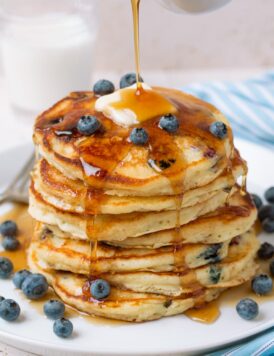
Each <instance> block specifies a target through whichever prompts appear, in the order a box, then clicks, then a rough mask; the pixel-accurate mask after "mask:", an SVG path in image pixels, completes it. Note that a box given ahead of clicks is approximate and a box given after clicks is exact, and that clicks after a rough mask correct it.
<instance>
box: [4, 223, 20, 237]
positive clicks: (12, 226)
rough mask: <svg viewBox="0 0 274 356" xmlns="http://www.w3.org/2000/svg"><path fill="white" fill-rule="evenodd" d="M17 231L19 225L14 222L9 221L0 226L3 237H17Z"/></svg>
mask: <svg viewBox="0 0 274 356" xmlns="http://www.w3.org/2000/svg"><path fill="white" fill-rule="evenodd" d="M17 231H18V229H17V225H16V223H15V222H14V221H11V220H7V221H4V222H3V223H2V224H1V225H0V234H1V235H3V236H15V235H16V234H17Z"/></svg>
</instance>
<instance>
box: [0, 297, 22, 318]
mask: <svg viewBox="0 0 274 356" xmlns="http://www.w3.org/2000/svg"><path fill="white" fill-rule="evenodd" d="M20 311H21V309H20V307H19V305H18V303H16V301H15V300H13V299H5V300H3V301H2V302H1V303H0V317H1V318H2V319H4V320H6V321H14V320H16V319H17V318H18V316H19V315H20Z"/></svg>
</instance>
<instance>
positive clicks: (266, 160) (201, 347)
mask: <svg viewBox="0 0 274 356" xmlns="http://www.w3.org/2000/svg"><path fill="white" fill-rule="evenodd" d="M237 146H238V147H239V149H240V151H241V154H242V156H243V157H244V158H246V159H247V161H248V162H249V176H248V188H249V190H250V191H252V192H257V193H259V194H261V195H262V193H263V191H264V190H265V188H267V187H269V186H271V185H273V183H274V173H273V172H274V169H273V163H274V160H273V153H272V152H271V151H270V150H267V149H265V148H262V147H259V146H257V145H253V144H250V143H247V142H245V141H238V142H237ZM27 150H29V147H24V148H20V150H18V149H16V150H11V151H7V152H5V153H2V154H1V155H0V162H1V175H0V185H3V184H4V183H6V182H7V180H8V177H10V174H11V173H12V171H14V170H16V169H18V165H19V163H22V162H23V161H24V157H25V155H26V152H27ZM262 238H263V239H267V238H268V239H269V240H271V239H273V235H272V236H268V237H266V236H262ZM0 294H2V295H3V296H5V297H9V298H14V299H15V300H17V301H18V302H19V303H20V305H21V309H22V317H21V319H20V320H18V321H17V322H14V323H8V322H5V321H2V320H0V340H1V341H2V342H5V343H7V344H10V345H12V346H15V347H18V348H21V349H24V350H26V351H29V352H35V353H39V354H43V355H51V356H52V355H63V354H64V355H72V354H73V355H76V354H77V355H87V354H89V355H152V354H153V355H166V354H169V355H170V354H180V355H182V354H188V355H189V354H191V353H197V352H205V351H207V350H209V349H212V348H214V347H218V346H221V345H224V344H228V343H231V342H234V341H237V340H240V339H243V338H246V337H248V336H251V335H254V334H256V333H258V332H260V331H262V330H265V329H267V328H269V327H271V326H273V325H274V301H267V302H265V303H263V304H262V305H260V315H261V316H260V318H259V319H258V320H255V321H251V322H250V321H249V322H248V321H244V320H242V319H241V318H239V317H238V316H237V314H236V311H235V309H234V307H232V306H228V305H227V306H224V307H223V308H222V310H221V312H222V314H221V317H220V318H219V319H218V320H217V321H216V322H215V323H214V324H212V325H204V324H201V323H197V322H194V321H191V320H189V319H188V318H186V317H185V316H183V315H179V316H175V317H169V318H163V319H161V320H159V321H153V322H147V323H142V324H127V325H120V326H110V325H107V324H106V325H103V324H102V325H96V324H92V323H90V322H88V321H87V320H85V319H83V318H81V317H75V318H74V319H73V324H74V328H75V334H74V337H73V338H72V339H69V340H62V339H58V338H57V337H56V336H55V335H54V334H53V332H52V322H50V321H49V320H47V319H46V318H45V317H42V316H41V315H40V314H39V313H38V312H37V311H36V310H35V309H34V308H33V307H31V306H30V305H29V303H28V301H27V300H26V299H24V298H23V297H21V295H20V294H19V292H18V291H16V290H15V289H14V288H13V286H12V283H11V282H10V281H3V280H1V281H0Z"/></svg>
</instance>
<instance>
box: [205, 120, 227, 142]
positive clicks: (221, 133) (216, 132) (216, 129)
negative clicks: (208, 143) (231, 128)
mask: <svg viewBox="0 0 274 356" xmlns="http://www.w3.org/2000/svg"><path fill="white" fill-rule="evenodd" d="M209 131H210V132H211V133H212V135H213V136H215V137H217V138H219V139H221V140H222V139H224V138H225V137H226V135H227V127H226V124H224V123H223V122H222V121H216V122H213V123H212V124H211V125H210V126H209Z"/></svg>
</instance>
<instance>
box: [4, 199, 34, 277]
mask: <svg viewBox="0 0 274 356" xmlns="http://www.w3.org/2000/svg"><path fill="white" fill-rule="evenodd" d="M5 220H13V221H15V222H16V223H17V225H18V228H19V231H18V236H17V238H18V240H19V241H20V248H19V249H18V250H16V251H1V252H0V256H2V257H7V258H9V259H10V260H11V261H12V263H13V265H14V271H15V272H16V271H19V270H21V269H27V268H28V264H27V254H26V250H27V248H28V246H29V244H30V241H31V238H32V234H33V228H34V222H33V219H32V218H31V217H30V215H29V213H28V207H27V205H23V204H22V205H21V204H17V205H15V206H14V207H13V208H11V209H10V210H9V211H8V212H7V213H5V214H4V215H1V217H0V223H2V222H4V221H5Z"/></svg>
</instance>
